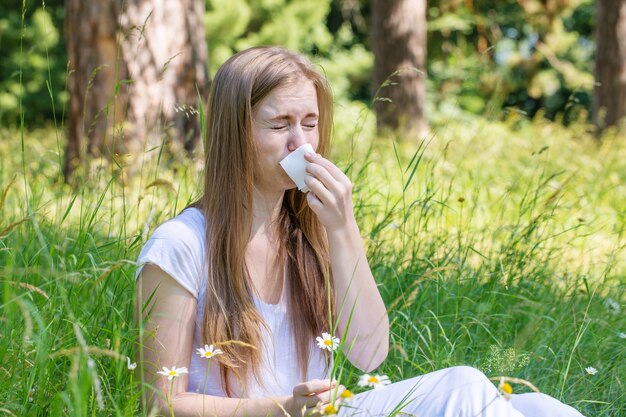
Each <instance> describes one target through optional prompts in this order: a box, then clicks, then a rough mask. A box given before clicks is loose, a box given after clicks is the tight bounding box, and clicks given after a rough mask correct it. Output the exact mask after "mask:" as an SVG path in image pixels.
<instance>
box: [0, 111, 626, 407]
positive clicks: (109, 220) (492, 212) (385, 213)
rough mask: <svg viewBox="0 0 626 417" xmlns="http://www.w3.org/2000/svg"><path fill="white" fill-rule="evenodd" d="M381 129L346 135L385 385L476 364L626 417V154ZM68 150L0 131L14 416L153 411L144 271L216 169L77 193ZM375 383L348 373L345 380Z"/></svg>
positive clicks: (484, 134) (2, 307)
mask: <svg viewBox="0 0 626 417" xmlns="http://www.w3.org/2000/svg"><path fill="white" fill-rule="evenodd" d="M352 111H355V110H353V109H351V108H348V107H342V108H340V109H339V113H340V117H338V119H339V120H342V119H345V120H355V118H354V117H353V115H350V112H352ZM371 121H372V120H371V116H369V117H367V118H365V119H364V121H363V122H362V124H363V128H362V130H359V131H358V133H357V134H356V135H355V136H352V135H350V134H346V133H342V132H348V131H349V129H348V128H347V127H346V126H339V128H338V132H339V133H338V137H337V139H336V142H335V147H334V151H333V157H332V159H333V160H335V161H337V163H338V164H339V165H340V166H341V167H342V168H344V169H345V170H346V171H347V172H348V173H349V175H350V176H351V178H352V180H353V182H354V184H355V195H354V201H355V206H356V215H357V218H358V221H359V223H360V225H361V231H362V235H363V237H364V238H365V240H366V243H367V245H368V254H369V259H370V265H371V266H372V269H373V271H374V275H375V276H376V278H377V280H378V282H379V283H380V289H381V292H382V294H383V297H384V299H385V301H386V303H387V305H388V307H389V311H390V319H391V323H392V336H391V338H392V339H391V342H392V349H391V353H390V355H389V357H388V359H387V360H386V362H385V363H384V364H383V366H382V367H381V369H379V370H378V372H380V373H385V374H387V375H389V377H390V378H391V380H392V381H395V380H399V379H402V378H407V377H410V376H414V375H417V374H421V373H424V372H429V371H433V370H436V369H441V368H443V367H448V366H451V365H457V364H467V365H472V366H475V367H478V368H480V369H482V370H483V371H485V372H486V373H487V375H488V376H491V377H496V376H500V375H507V376H511V377H517V378H522V379H525V380H528V381H530V382H531V383H532V384H534V385H535V386H537V387H538V388H539V389H540V390H542V391H543V392H546V393H548V394H550V395H553V396H555V397H556V398H559V399H561V400H563V401H565V402H567V403H569V404H572V405H574V406H575V407H577V408H578V409H580V410H581V411H582V412H583V413H584V414H586V415H589V416H607V417H608V416H611V417H614V416H624V415H626V411H625V410H626V394H625V392H626V389H624V385H623V384H624V383H625V382H626V381H624V375H626V364H625V363H626V362H625V360H624V359H625V356H626V339H623V338H620V336H619V334H620V333H621V332H626V320H625V319H624V312H623V311H621V309H619V310H618V309H616V308H615V307H614V306H613V307H611V301H613V302H614V303H616V304H617V305H622V306H623V305H624V303H625V301H626V295H625V287H626V278H625V277H626V264H625V262H624V259H625V257H624V252H625V251H624V247H625V244H626V241H625V236H624V228H625V224H626V223H625V215H626V211H625V208H626V166H624V164H623V162H622V161H624V160H626V143H625V142H624V141H623V139H620V138H619V137H617V136H615V135H611V134H608V135H607V136H606V137H605V138H604V140H603V142H602V143H601V144H598V143H597V142H596V141H594V139H593V138H591V137H590V135H589V134H588V133H587V132H586V131H585V126H584V125H575V126H570V127H569V128H563V127H561V126H558V125H556V124H552V123H549V122H543V121H535V122H533V123H531V122H529V121H524V120H523V119H519V118H517V116H515V115H512V116H511V117H510V118H508V119H507V120H505V121H502V122H495V121H488V120H486V119H482V118H462V117H455V118H450V119H443V120H435V122H434V125H433V126H434V130H433V134H432V135H431V136H430V137H428V138H426V139H425V140H424V141H419V140H413V141H409V142H405V143H402V144H398V143H396V142H395V141H393V140H391V139H388V138H384V137H379V138H374V137H373V135H372V134H371V133H369V132H372V129H371V126H370V124H371ZM58 135H59V132H58V131H57V130H56V129H55V128H52V127H50V128H42V129H37V130H25V129H23V128H21V129H20V128H16V129H9V128H3V129H2V130H0V160H1V161H2V165H0V192H1V194H0V218H1V220H0V265H2V269H1V270H0V375H2V378H1V379H0V412H2V413H4V414H6V415H16V416H18V415H19V416H21V415H53V416H62V415H68V416H83V415H85V416H87V415H94V416H95V415H114V416H131V415H137V414H140V413H141V412H140V410H139V401H138V398H139V396H140V395H139V389H138V387H137V386H136V384H135V381H136V377H134V376H133V373H132V372H129V371H128V370H127V368H126V356H130V357H133V355H134V341H135V340H136V339H135V338H136V335H137V329H136V328H135V327H134V326H133V321H132V311H133V303H134V300H133V285H134V260H135V258H136V256H137V254H138V251H139V248H140V247H141V244H142V242H144V241H145V239H146V237H147V236H148V235H149V234H150V232H151V231H153V230H154V228H155V227H156V225H158V224H159V223H160V222H162V221H164V220H166V219H167V218H170V217H172V216H174V215H175V214H176V213H178V212H179V211H180V210H181V209H182V208H183V207H184V206H185V205H186V203H187V202H189V201H191V200H193V198H194V197H195V196H197V193H198V191H199V189H198V178H199V169H198V168H197V167H198V166H199V165H200V164H199V163H198V161H191V162H192V163H190V162H189V161H187V162H185V161H182V163H176V162H175V163H172V164H169V165H168V166H165V163H164V162H163V161H161V162H160V165H159V164H157V163H156V162H155V161H153V162H148V163H146V165H144V166H143V167H142V169H141V170H140V172H139V173H138V174H136V175H134V176H130V175H127V174H128V172H127V171H128V167H125V166H117V165H115V164H109V163H106V162H103V161H95V162H94V163H93V165H92V167H91V169H90V170H89V172H88V173H86V174H85V176H84V177H83V178H82V185H81V186H80V187H79V188H76V189H72V188H71V187H68V186H67V185H65V184H63V183H62V182H60V181H59V175H60V173H61V166H60V161H61V160H62V158H60V155H59V146H58ZM22 136H23V140H22V139H21V137H22ZM22 143H23V151H22V150H18V149H20V148H21V147H22ZM16 150H18V151H16ZM587 366H593V367H595V368H597V369H598V373H597V374H596V375H594V376H591V375H588V374H587V373H586V372H585V368H586V367H587ZM357 376H358V374H357V373H356V372H354V370H353V369H350V368H349V367H348V369H347V371H346V372H344V373H343V374H342V382H343V383H344V384H346V385H348V386H349V387H355V386H356V378H357ZM133 378H135V379H134V380H133ZM514 390H515V392H524V391H527V390H528V389H527V388H526V387H525V386H524V385H514Z"/></svg>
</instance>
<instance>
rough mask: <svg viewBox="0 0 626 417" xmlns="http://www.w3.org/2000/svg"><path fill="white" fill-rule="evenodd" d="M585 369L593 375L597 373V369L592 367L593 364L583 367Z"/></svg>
mask: <svg viewBox="0 0 626 417" xmlns="http://www.w3.org/2000/svg"><path fill="white" fill-rule="evenodd" d="M585 371H587V373H588V374H589V375H595V374H597V373H598V370H597V369H596V368H594V367H593V366H588V367H586V368H585Z"/></svg>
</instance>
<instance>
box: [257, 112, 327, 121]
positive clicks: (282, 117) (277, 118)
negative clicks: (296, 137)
mask: <svg viewBox="0 0 626 417" xmlns="http://www.w3.org/2000/svg"><path fill="white" fill-rule="evenodd" d="M312 118H319V115H318V114H317V113H307V114H306V116H304V117H303V119H312ZM290 119H291V116H290V115H288V114H279V115H278V116H274V117H271V118H270V119H269V120H270V121H281V120H290Z"/></svg>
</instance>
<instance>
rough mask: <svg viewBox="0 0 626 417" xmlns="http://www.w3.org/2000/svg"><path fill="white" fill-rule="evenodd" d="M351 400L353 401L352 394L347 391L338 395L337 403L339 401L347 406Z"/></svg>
mask: <svg viewBox="0 0 626 417" xmlns="http://www.w3.org/2000/svg"><path fill="white" fill-rule="evenodd" d="M353 399H354V394H353V393H352V391H350V390H349V389H347V390H345V391H343V392H342V393H341V394H339V401H341V403H342V404H349V403H350V401H352V400H353Z"/></svg>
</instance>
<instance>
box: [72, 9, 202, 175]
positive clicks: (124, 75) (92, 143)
mask: <svg viewBox="0 0 626 417" xmlns="http://www.w3.org/2000/svg"><path fill="white" fill-rule="evenodd" d="M203 16H204V1H203V0H161V1H156V0H150V1H146V0H143V1H141V0H126V1H121V0H102V1H95V2H85V1H80V0H67V1H66V36H67V48H68V59H69V69H70V75H69V78H68V90H69V95H70V100H69V119H68V143H67V147H66V152H65V176H66V179H68V178H69V177H70V175H71V174H72V172H73V171H74V170H75V168H76V167H77V166H78V165H79V164H80V162H81V160H82V161H85V160H86V158H87V156H88V155H89V156H112V155H113V154H116V153H117V154H122V153H130V154H131V155H132V157H134V159H135V160H141V159H143V157H144V156H145V150H150V149H154V148H157V147H159V146H160V145H161V144H162V141H163V140H164V138H165V140H168V139H171V143H172V144H178V145H174V150H176V149H181V148H184V149H186V150H187V151H190V150H191V149H193V148H194V146H195V145H196V144H197V143H198V141H199V139H200V137H201V131H200V123H199V117H198V116H197V110H196V108H197V103H198V95H200V97H204V96H205V93H206V89H207V87H208V70H207V46H206V39H205V35H204V27H203V23H202V22H203ZM198 93H199V94H198Z"/></svg>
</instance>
